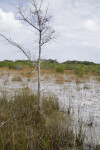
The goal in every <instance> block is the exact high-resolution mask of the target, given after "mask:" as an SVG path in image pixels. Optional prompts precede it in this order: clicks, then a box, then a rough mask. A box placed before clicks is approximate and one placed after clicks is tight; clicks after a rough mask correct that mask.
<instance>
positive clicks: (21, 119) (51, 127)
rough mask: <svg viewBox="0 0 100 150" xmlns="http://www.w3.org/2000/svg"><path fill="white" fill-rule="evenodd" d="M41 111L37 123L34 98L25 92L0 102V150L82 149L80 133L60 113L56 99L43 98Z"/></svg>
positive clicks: (65, 114) (69, 117) (65, 116)
mask: <svg viewBox="0 0 100 150" xmlns="http://www.w3.org/2000/svg"><path fill="white" fill-rule="evenodd" d="M41 107H42V108H41V118H40V120H39V122H38V111H37V96H36V95H32V94H30V93H29V92H28V91H26V92H20V93H18V94H16V95H15V96H14V98H13V100H12V99H10V100H8V99H7V96H3V97H1V98H0V150H61V149H62V150H67V149H69V148H71V149H75V147H77V148H79V149H80V148H81V149H83V144H84V139H82V138H80V137H83V136H82V135H83V132H81V130H78V131H77V132H75V130H74V129H73V126H72V125H71V121H70V119H71V116H69V115H68V113H66V112H64V111H61V110H60V107H59V102H58V99H57V98H55V97H52V96H51V97H43V98H42V102H41ZM81 129H82V128H81ZM80 140H81V141H80Z"/></svg>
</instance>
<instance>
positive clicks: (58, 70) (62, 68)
mask: <svg viewBox="0 0 100 150" xmlns="http://www.w3.org/2000/svg"><path fill="white" fill-rule="evenodd" d="M64 70H65V68H64V67H63V66H58V67H56V72H61V73H63V72H64Z"/></svg>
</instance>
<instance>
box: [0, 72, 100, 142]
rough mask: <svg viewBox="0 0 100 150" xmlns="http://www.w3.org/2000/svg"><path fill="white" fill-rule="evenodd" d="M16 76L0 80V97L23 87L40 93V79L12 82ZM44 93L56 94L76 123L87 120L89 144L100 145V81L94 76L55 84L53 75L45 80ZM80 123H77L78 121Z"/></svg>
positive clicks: (3, 77) (43, 81) (84, 122)
mask: <svg viewBox="0 0 100 150" xmlns="http://www.w3.org/2000/svg"><path fill="white" fill-rule="evenodd" d="M12 78H13V75H9V76H7V75H6V74H5V75H3V76H2V77H1V78H0V95H2V93H3V91H6V92H7V93H8V94H9V96H12V94H14V91H16V90H20V89H22V88H29V89H31V90H32V91H35V92H36V91H37V90H36V89H37V82H36V77H33V78H30V81H27V78H22V81H12ZM41 93H42V95H47V94H50V93H52V95H55V96H57V97H58V99H59V102H60V103H61V104H62V105H61V106H62V107H63V108H64V109H65V110H66V109H67V108H68V107H70V108H71V111H72V112H73V111H74V112H73V113H74V117H75V119H76V120H78V121H81V118H82V119H83V125H84V129H85V131H86V141H88V142H90V141H92V143H97V144H100V82H99V81H96V80H94V78H93V77H92V76H91V77H90V79H89V80H87V81H84V82H80V83H77V82H76V81H75V80H72V81H71V82H62V83H57V82H55V78H54V77H52V76H51V78H50V80H45V77H43V78H42V81H41ZM76 122H77V121H76Z"/></svg>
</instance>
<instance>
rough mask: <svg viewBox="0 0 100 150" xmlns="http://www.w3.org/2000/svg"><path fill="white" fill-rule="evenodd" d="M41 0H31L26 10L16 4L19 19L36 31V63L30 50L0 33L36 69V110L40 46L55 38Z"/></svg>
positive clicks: (39, 105)
mask: <svg viewBox="0 0 100 150" xmlns="http://www.w3.org/2000/svg"><path fill="white" fill-rule="evenodd" d="M42 6H43V0H40V3H39V2H38V3H37V1H36V0H32V3H31V5H30V7H29V8H28V9H27V10H23V7H22V6H21V5H20V4H19V5H18V6H17V10H18V14H19V18H18V19H19V20H21V21H23V22H25V23H27V24H28V25H29V26H31V27H32V28H33V29H35V30H36V32H37V33H38V52H39V53H38V64H36V62H35V61H33V60H32V59H31V55H30V51H27V50H25V49H24V48H23V47H22V46H21V45H19V44H18V43H16V42H14V41H13V40H12V39H11V38H7V37H6V36H5V35H3V34H0V36H1V37H3V38H4V39H5V40H7V41H8V42H9V43H10V44H12V45H13V46H15V47H17V48H19V49H20V51H21V52H22V53H24V55H25V56H26V57H27V58H28V60H30V61H31V62H32V63H33V64H34V65H35V66H36V67H37V69H38V111H39V112H40V109H41V90H40V78H41V76H40V65H41V50H42V46H43V45H44V44H46V43H48V42H49V41H50V40H52V39H54V38H55V30H54V29H53V27H52V24H51V22H52V17H53V16H52V15H50V14H49V12H48V7H47V8H46V9H45V10H43V9H42Z"/></svg>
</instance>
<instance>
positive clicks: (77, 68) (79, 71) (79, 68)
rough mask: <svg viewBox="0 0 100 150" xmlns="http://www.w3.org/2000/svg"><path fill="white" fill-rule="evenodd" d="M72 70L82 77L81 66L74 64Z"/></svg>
mask: <svg viewBox="0 0 100 150" xmlns="http://www.w3.org/2000/svg"><path fill="white" fill-rule="evenodd" d="M74 72H75V74H76V75H77V76H78V77H82V76H83V74H84V70H83V68H82V67H79V66H76V67H75V69H74Z"/></svg>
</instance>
